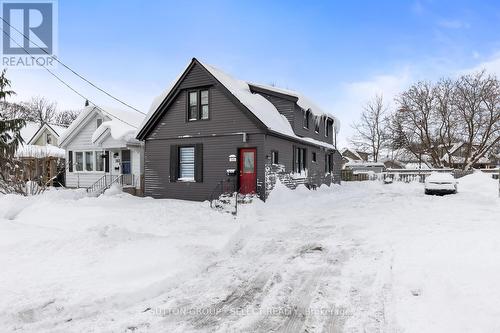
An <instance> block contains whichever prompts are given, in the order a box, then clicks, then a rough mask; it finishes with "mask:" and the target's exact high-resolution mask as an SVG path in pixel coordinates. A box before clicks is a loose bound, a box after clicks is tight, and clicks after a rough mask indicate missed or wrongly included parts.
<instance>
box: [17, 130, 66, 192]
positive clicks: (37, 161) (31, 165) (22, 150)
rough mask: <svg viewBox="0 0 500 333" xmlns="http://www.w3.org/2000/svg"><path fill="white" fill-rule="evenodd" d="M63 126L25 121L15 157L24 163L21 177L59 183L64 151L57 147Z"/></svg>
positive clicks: (40, 181) (54, 183) (47, 182)
mask: <svg viewBox="0 0 500 333" xmlns="http://www.w3.org/2000/svg"><path fill="white" fill-rule="evenodd" d="M65 131H66V128H65V127H62V126H58V125H53V124H47V123H44V124H42V125H40V124H39V123H35V122H27V123H26V125H25V126H24V127H23V128H22V129H21V131H20V132H21V137H22V138H23V141H24V142H23V144H22V145H20V146H19V147H18V149H17V151H16V157H18V158H19V159H21V160H22V161H23V164H24V170H23V175H22V177H23V178H24V179H25V180H33V181H37V182H39V183H44V184H47V185H61V184H62V182H63V180H62V179H61V178H60V177H59V176H60V175H61V174H62V170H64V157H65V151H64V149H61V148H59V147H58V143H59V138H60V136H61V135H62V134H63V133H64V132H65Z"/></svg>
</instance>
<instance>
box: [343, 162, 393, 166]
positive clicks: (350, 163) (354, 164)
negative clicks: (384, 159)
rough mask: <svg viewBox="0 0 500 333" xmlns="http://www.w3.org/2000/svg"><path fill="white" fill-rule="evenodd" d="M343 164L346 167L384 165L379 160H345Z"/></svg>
mask: <svg viewBox="0 0 500 333" xmlns="http://www.w3.org/2000/svg"><path fill="white" fill-rule="evenodd" d="M345 166H348V167H385V164H384V163H381V162H361V161H351V162H347V163H346V164H345Z"/></svg>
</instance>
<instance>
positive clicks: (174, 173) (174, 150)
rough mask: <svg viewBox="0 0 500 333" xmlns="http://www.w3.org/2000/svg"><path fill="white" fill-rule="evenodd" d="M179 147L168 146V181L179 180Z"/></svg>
mask: <svg viewBox="0 0 500 333" xmlns="http://www.w3.org/2000/svg"><path fill="white" fill-rule="evenodd" d="M178 175H179V146H176V145H171V146H170V181H171V182H175V181H177V178H179V176H178Z"/></svg>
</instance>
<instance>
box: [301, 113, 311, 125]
mask: <svg viewBox="0 0 500 333" xmlns="http://www.w3.org/2000/svg"><path fill="white" fill-rule="evenodd" d="M310 113H311V111H309V110H305V111H304V120H303V122H302V124H303V126H304V128H305V129H309V114H310Z"/></svg>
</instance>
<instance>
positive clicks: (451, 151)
mask: <svg viewBox="0 0 500 333" xmlns="http://www.w3.org/2000/svg"><path fill="white" fill-rule="evenodd" d="M463 144H464V143H463V142H455V143H454V144H453V146H452V147H451V148H450V154H453V153H454V152H455V151H456V150H457V149H459V148H460V147H462V145H463Z"/></svg>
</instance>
